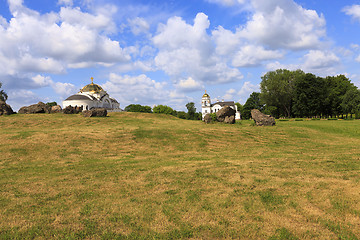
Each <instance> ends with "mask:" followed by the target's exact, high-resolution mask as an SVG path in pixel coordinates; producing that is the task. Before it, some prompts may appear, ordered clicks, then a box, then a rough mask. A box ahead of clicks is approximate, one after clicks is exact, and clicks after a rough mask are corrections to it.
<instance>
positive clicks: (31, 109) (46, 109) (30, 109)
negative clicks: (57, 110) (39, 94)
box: [19, 102, 51, 114]
mask: <svg viewBox="0 0 360 240" xmlns="http://www.w3.org/2000/svg"><path fill="white" fill-rule="evenodd" d="M50 110H51V107H50V106H49V105H46V104H45V103H43V102H38V103H37V104H33V105H30V106H25V107H22V108H20V109H19V113H21V114H35V113H50Z"/></svg>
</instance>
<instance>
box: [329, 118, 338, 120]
mask: <svg viewBox="0 0 360 240" xmlns="http://www.w3.org/2000/svg"><path fill="white" fill-rule="evenodd" d="M327 120H338V119H337V118H328V119H327Z"/></svg>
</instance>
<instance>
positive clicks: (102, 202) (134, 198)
mask: <svg viewBox="0 0 360 240" xmlns="http://www.w3.org/2000/svg"><path fill="white" fill-rule="evenodd" d="M0 128H1V131H0V138H1V143H0V186H1V188H0V238H2V239H7V238H9V239H13V238H19V239H20V238H40V239H48V238H58V239H63V238H68V239H78V238H88V239H90V238H91V239H94V238H95V239H97V238H105V239H108V238H119V239H122V238H130V239H138V238H140V239H148V238H151V239H153V238H159V239H174V238H190V239H226V238H235V239H239V238H241V239H336V238H341V239H358V237H359V236H360V219H359V218H360V190H359V187H358V186H359V181H360V176H359V168H360V147H359V146H360V121H302V122H295V121H289V122H278V123H277V126H275V127H254V126H252V124H251V122H249V121H243V122H242V123H241V124H235V125H231V126H230V125H223V124H210V125H205V124H203V123H202V122H199V121H186V120H180V119H176V118H173V117H171V116H164V115H156V114H139V113H110V114H109V117H107V118H91V119H89V118H83V117H82V116H80V115H62V114H54V115H45V114H43V115H13V116H5V117H0Z"/></svg>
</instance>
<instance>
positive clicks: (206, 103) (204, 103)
mask: <svg viewBox="0 0 360 240" xmlns="http://www.w3.org/2000/svg"><path fill="white" fill-rule="evenodd" d="M210 105H211V100H210V96H209V94H207V93H206V90H205V94H204V95H203V96H202V98H201V106H202V107H210Z"/></svg>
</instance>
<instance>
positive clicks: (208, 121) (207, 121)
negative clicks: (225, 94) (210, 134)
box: [204, 113, 212, 123]
mask: <svg viewBox="0 0 360 240" xmlns="http://www.w3.org/2000/svg"><path fill="white" fill-rule="evenodd" d="M211 121H212V118H211V115H210V114H209V113H208V114H206V115H205V116H204V122H205V123H211Z"/></svg>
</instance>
